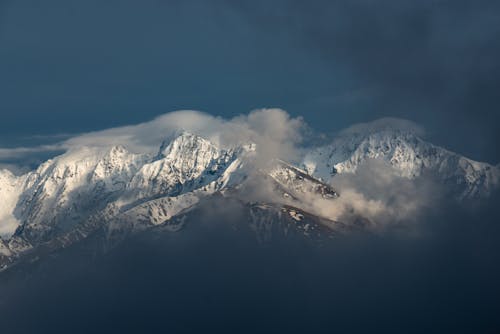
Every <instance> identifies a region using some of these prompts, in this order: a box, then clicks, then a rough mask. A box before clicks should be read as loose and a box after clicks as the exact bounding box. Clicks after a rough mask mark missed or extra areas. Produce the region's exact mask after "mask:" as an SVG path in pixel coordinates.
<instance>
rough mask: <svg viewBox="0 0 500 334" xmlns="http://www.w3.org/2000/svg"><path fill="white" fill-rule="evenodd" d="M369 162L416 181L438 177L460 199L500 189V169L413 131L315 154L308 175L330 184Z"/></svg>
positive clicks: (338, 144)
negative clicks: (426, 175)
mask: <svg viewBox="0 0 500 334" xmlns="http://www.w3.org/2000/svg"><path fill="white" fill-rule="evenodd" d="M369 159H381V160H383V161H385V162H387V163H388V164H389V165H391V166H392V167H394V169H395V170H396V171H398V173H399V175H400V176H401V177H404V178H408V179H415V178H417V177H419V176H421V175H423V174H424V173H432V174H434V175H435V176H436V177H437V178H438V179H439V180H440V181H441V182H442V183H443V184H445V185H447V186H449V187H452V188H453V190H454V192H455V194H456V197H457V198H459V199H471V198H480V197H486V196H489V195H490V194H491V193H492V192H493V191H495V190H496V189H497V188H498V187H499V185H500V169H499V167H498V166H493V165H490V164H488V163H484V162H477V161H473V160H471V159H468V158H466V157H463V156H461V155H459V154H457V153H453V152H450V151H448V150H446V149H444V148H442V147H439V146H436V145H433V144H431V143H428V142H426V141H424V140H423V139H422V138H420V137H419V136H418V135H417V134H415V133H414V132H413V131H407V130H398V129H383V130H380V131H375V132H367V133H352V134H347V135H342V136H339V137H338V138H336V139H335V140H334V141H333V142H332V143H331V144H329V145H326V146H322V147H318V148H315V149H313V150H311V151H310V152H309V153H308V154H307V155H306V156H305V158H304V161H303V167H304V169H305V170H306V171H307V173H308V174H310V175H313V176H315V177H318V178H321V179H323V180H325V181H326V182H329V181H330V180H331V179H332V178H333V177H334V176H335V175H336V174H342V173H356V170H357V169H358V167H359V166H360V165H362V164H363V163H366V161H367V160H369Z"/></svg>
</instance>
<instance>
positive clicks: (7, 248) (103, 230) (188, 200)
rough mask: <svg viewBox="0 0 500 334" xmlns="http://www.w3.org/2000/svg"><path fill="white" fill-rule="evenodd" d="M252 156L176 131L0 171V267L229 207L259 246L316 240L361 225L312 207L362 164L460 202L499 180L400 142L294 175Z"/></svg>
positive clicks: (437, 151) (370, 144)
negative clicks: (151, 143) (137, 146)
mask: <svg viewBox="0 0 500 334" xmlns="http://www.w3.org/2000/svg"><path fill="white" fill-rule="evenodd" d="M256 155H257V147H256V146H255V145H254V144H247V145H236V146H234V147H231V148H227V149H223V148H220V147H218V146H216V145H214V144H213V143H211V142H210V141H208V140H206V139H204V138H202V137H200V136H197V135H195V134H191V133H188V132H182V133H179V134H177V135H176V136H174V137H172V138H170V139H168V140H165V141H164V142H163V143H162V144H161V146H160V148H159V150H158V151H157V152H156V153H155V154H150V153H147V154H137V153H132V152H129V151H128V150H127V149H126V148H125V147H123V146H114V147H111V148H102V147H98V148H96V147H82V148H79V149H73V150H70V151H68V152H66V153H64V154H63V155H60V156H58V157H55V158H53V159H51V160H48V161H46V162H45V163H43V164H41V165H40V166H39V167H38V168H37V169H36V170H34V171H31V172H29V173H27V174H25V175H22V176H15V175H13V174H12V173H10V172H9V171H5V170H2V171H0V194H1V197H2V202H1V203H0V233H1V236H2V238H0V267H4V268H5V267H8V266H10V265H11V264H13V263H15V262H16V261H17V260H18V259H19V258H22V257H30V256H32V257H36V256H38V254H39V253H40V252H41V251H42V250H43V251H44V252H51V251H55V250H57V249H60V248H64V247H68V246H70V245H72V244H74V243H75V242H78V241H79V240H82V239H85V238H87V237H89V236H90V235H96V234H99V235H102V238H103V239H104V240H107V241H106V243H107V245H108V246H110V245H113V244H114V243H116V242H120V241H122V240H123V239H125V238H126V236H127V235H129V234H131V233H136V232H138V231H142V230H147V229H152V228H159V229H161V230H167V231H178V230H181V229H182V228H183V227H184V226H185V225H186V224H195V222H196V215H200V214H204V213H203V211H202V208H204V210H208V211H214V210H215V209H216V208H218V207H226V206H230V203H233V204H232V205H234V207H236V208H238V210H239V211H241V212H242V213H243V215H242V216H241V217H240V220H241V221H242V222H244V224H243V225H245V226H246V227H245V228H247V227H248V228H249V229H250V230H251V231H253V233H255V235H256V237H257V239H258V240H260V241H266V240H269V239H271V238H272V237H273V236H276V235H288V234H295V235H300V236H302V237H304V238H306V239H311V240H323V239H328V238H330V237H331V236H333V235H335V234H338V233H345V232H346V231H349V230H352V229H358V228H363V226H365V225H366V224H369V221H367V220H366V219H365V218H363V217H362V215H360V216H359V218H357V219H355V220H354V221H350V223H349V224H347V223H343V222H339V221H337V220H336V219H332V218H331V217H328V216H325V214H323V213H321V212H319V211H317V210H316V209H315V205H314V204H315V203H317V202H319V201H320V202H321V203H322V204H323V205H326V206H332V205H334V204H335V201H337V199H338V198H339V196H340V197H341V196H342V194H341V193H340V194H339V193H338V192H337V191H336V190H335V189H333V188H332V186H331V181H332V179H333V178H334V177H335V175H336V174H341V173H354V174H355V173H356V170H357V168H358V167H359V166H360V165H361V164H363V163H364V162H366V161H367V160H369V159H374V158H379V159H383V160H384V161H387V162H388V163H389V164H390V165H391V166H393V167H394V168H395V169H396V170H397V171H399V172H400V175H401V177H404V178H409V179H412V178H417V177H418V176H419V175H421V174H423V173H425V172H428V171H431V172H435V173H437V174H438V175H439V177H440V180H442V182H443V183H444V184H453V185H454V186H456V189H457V190H456V191H457V192H456V193H457V197H459V198H460V199H469V198H475V197H482V196H487V195H488V194H489V193H491V192H492V191H494V190H495V189H496V188H497V187H498V184H499V175H500V172H499V170H498V167H494V166H491V165H488V164H486V163H479V162H475V161H472V160H470V159H467V158H464V157H462V156H460V155H458V154H455V153H452V152H449V151H447V150H445V149H443V148H440V147H437V146H434V145H432V144H430V143H427V142H425V141H423V140H422V139H421V138H419V137H418V136H416V135H415V134H413V133H410V132H403V131H387V130H384V131H378V132H375V133H365V134H355V135H349V136H346V135H344V136H341V137H339V138H337V139H336V140H335V141H334V142H333V143H331V144H329V145H326V146H321V147H316V148H312V149H310V150H309V153H308V154H306V155H305V157H304V159H303V163H302V168H299V167H297V166H293V165H291V164H289V163H287V162H284V161H281V160H277V159H276V160H272V161H270V163H269V165H268V166H265V167H263V166H259V164H257V162H256V161H258V159H256ZM207 203H210V204H209V205H207ZM207 207H208V208H209V209H207ZM240 227H241V226H240Z"/></svg>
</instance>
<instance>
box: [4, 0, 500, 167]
mask: <svg viewBox="0 0 500 334" xmlns="http://www.w3.org/2000/svg"><path fill="white" fill-rule="evenodd" d="M499 10H500V4H499V3H498V2H497V1H486V0H479V1H474V2H471V1H465V0H455V1H439V0H422V1H410V0H399V1H388V0H379V1H372V0H353V1H331V0H328V1H326V0H324V1H323V0H315V1H314V0H313V1H307V2H305V1H299V0H273V1H269V0H268V1H263V0H256V1H252V2H245V1H227V0H213V1H210V2H209V1H201V0H185V1H178V0H167V1H160V0H142V1H138V0H136V1H134V0H120V1H118V0H109V1H97V0H86V1H74V0H47V1H44V2H43V3H42V2H39V1H35V0H1V1H0V74H1V75H0V116H1V122H0V147H3V148H5V147H15V146H29V145H38V144H41V143H42V144H43V143H46V142H50V141H54V140H60V138H62V137H64V136H66V135H69V134H78V133H83V132H88V131H96V130H101V129H105V128H110V127H116V126H122V125H127V124H136V123H140V122H145V121H148V120H151V119H153V118H154V117H157V116H159V115H162V114H164V113H166V112H170V111H175V110H183V109H192V110H200V111H204V112H207V113H209V114H212V115H215V116H221V117H224V118H233V117H235V116H237V115H240V114H247V113H248V112H250V111H251V110H253V109H256V108H264V107H266V108H281V109H284V110H286V111H287V112H289V113H290V115H292V117H297V116H302V117H304V119H305V120H306V122H307V123H308V124H309V125H310V126H311V127H312V128H314V129H316V130H317V131H320V132H324V133H335V132H336V131H339V130H341V129H343V128H345V127H348V126H349V125H351V124H353V123H358V122H365V121H371V120H374V119H378V118H381V117H398V118H404V119H409V120H411V121H414V122H416V123H418V124H420V125H422V126H423V127H424V128H425V129H426V131H427V136H428V139H429V140H430V141H432V142H434V143H436V144H439V145H442V146H444V147H447V148H449V149H451V150H453V151H457V152H459V153H462V154H464V155H466V156H468V157H470V158H473V159H476V160H481V161H487V162H490V163H493V164H497V163H499V162H500V150H499V149H498V145H497V143H498V142H499V140H500V135H498V133H500V131H499V130H500V126H499V123H500V122H499V121H500V115H499V112H498V109H499V106H500V102H499V101H498V97H497V96H498V93H497V91H498V87H499V86H500V63H499V62H498V61H497V59H500V38H499V37H500V25H499V24H498V23H497V19H498V13H499Z"/></svg>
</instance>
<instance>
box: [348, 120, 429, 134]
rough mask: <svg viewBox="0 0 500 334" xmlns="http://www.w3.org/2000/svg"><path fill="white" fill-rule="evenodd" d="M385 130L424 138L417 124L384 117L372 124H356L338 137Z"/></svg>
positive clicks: (423, 132)
mask: <svg viewBox="0 0 500 334" xmlns="http://www.w3.org/2000/svg"><path fill="white" fill-rule="evenodd" d="M386 130H399V131H404V132H410V133H413V134H416V135H418V136H424V135H425V130H424V128H423V127H421V126H420V125H418V124H417V123H415V122H413V121H410V120H406V119H401V118H394V117H384V118H380V119H377V120H374V121H372V122H365V123H357V124H354V125H352V126H350V127H348V128H346V129H344V130H342V131H341V132H340V135H356V134H364V135H366V134H370V133H375V132H380V131H386Z"/></svg>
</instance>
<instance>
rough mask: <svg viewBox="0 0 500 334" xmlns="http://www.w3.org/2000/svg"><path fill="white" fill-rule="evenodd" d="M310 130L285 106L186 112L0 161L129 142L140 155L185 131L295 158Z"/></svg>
mask: <svg viewBox="0 0 500 334" xmlns="http://www.w3.org/2000/svg"><path fill="white" fill-rule="evenodd" d="M306 128H307V126H306V124H305V122H304V121H303V120H302V118H300V117H298V118H292V117H291V116H290V115H289V114H288V113H287V112H286V111H284V110H281V109H258V110H254V111H252V112H250V113H249V114H247V115H240V116H237V117H234V118H232V119H224V118H221V117H215V116H212V115H209V114H207V113H203V112H199V111H194V110H183V111H175V112H170V113H166V114H163V115H161V116H159V117H157V118H155V119H153V120H151V121H148V122H144V123H140V124H137V125H129V126H122V127H116V128H110V129H105V130H100V131H94V132H89V133H84V134H79V135H76V136H74V137H71V138H68V139H66V140H64V141H61V142H58V143H54V144H51V145H41V146H35V147H17V148H0V162H2V161H4V162H6V161H20V160H21V161H22V160H25V159H28V158H30V157H33V156H34V155H40V154H47V153H50V152H54V153H55V152H58V153H59V152H61V150H64V151H72V150H75V149H79V148H81V147H93V148H109V147H111V146H115V145H123V146H125V147H126V148H127V149H129V150H131V151H133V152H136V153H155V152H156V151H157V150H158V149H159V147H160V145H161V143H162V142H163V141H164V140H166V139H168V138H171V137H172V136H173V135H175V134H176V133H178V132H179V131H180V130H185V131H188V132H191V133H194V134H197V135H200V136H202V137H203V138H206V139H208V140H210V141H211V142H213V143H214V144H216V145H218V146H220V147H222V148H230V147H234V146H237V145H241V144H246V143H249V142H253V143H256V144H257V152H258V156H259V159H258V161H267V160H269V159H271V158H281V159H286V160H294V159H295V158H297V152H298V151H297V150H296V148H295V146H296V145H297V144H298V143H299V142H300V141H301V140H302V138H303V132H304V130H305V129H306Z"/></svg>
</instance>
